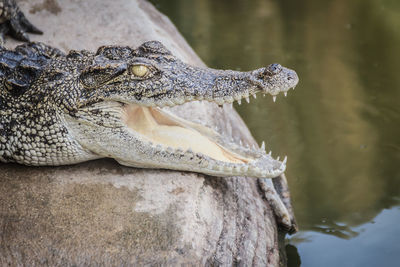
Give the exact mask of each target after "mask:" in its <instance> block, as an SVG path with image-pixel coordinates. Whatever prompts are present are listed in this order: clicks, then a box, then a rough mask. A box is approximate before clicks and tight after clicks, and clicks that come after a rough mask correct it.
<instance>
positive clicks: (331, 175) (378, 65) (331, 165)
mask: <svg viewBox="0 0 400 267" xmlns="http://www.w3.org/2000/svg"><path fill="white" fill-rule="evenodd" d="M153 2H155V4H156V6H157V7H158V8H159V9H160V10H161V11H162V12H164V13H166V14H167V15H168V16H169V17H170V18H171V19H172V21H173V22H174V23H175V24H176V25H177V27H178V29H179V30H180V31H181V32H182V33H183V35H184V36H185V37H186V38H187V40H188V41H189V43H190V44H191V45H192V46H193V48H194V49H195V51H196V52H197V53H198V54H199V55H200V57H201V58H202V59H203V60H204V61H205V62H206V63H207V64H208V65H209V66H211V67H215V68H231V69H240V70H248V69H254V68H258V67H260V66H263V65H267V64H269V63H272V62H279V63H281V64H282V65H284V66H287V67H290V68H293V69H295V70H296V71H297V72H298V74H299V77H300V83H299V85H298V86H297V87H296V90H295V91H290V92H289V93H290V94H289V95H288V98H284V97H278V100H277V103H275V104H274V103H273V102H272V99H271V98H270V97H266V98H260V97H259V98H257V99H256V100H252V102H251V104H250V105H248V104H242V105H241V106H236V108H237V110H238V111H239V113H240V114H241V115H242V117H243V118H245V121H246V123H247V125H248V126H249V128H250V129H251V131H252V133H253V134H254V136H255V138H256V139H257V140H258V141H259V142H261V141H262V140H265V141H266V143H267V146H269V147H270V148H271V149H272V151H273V152H274V153H275V156H276V155H281V156H283V155H285V154H287V155H288V158H289V161H288V170H287V175H288V179H289V184H290V189H291V193H292V198H293V205H294V208H295V212H296V216H297V219H298V222H299V224H300V228H301V230H302V231H301V232H300V233H299V234H297V235H295V236H294V237H292V238H291V239H290V240H289V241H288V242H289V243H290V244H289V245H288V247H287V248H288V255H289V256H290V257H289V264H290V265H291V266H298V265H296V264H295V263H294V262H296V256H295V254H294V253H293V252H294V251H296V250H298V252H299V254H300V258H301V261H302V262H303V264H304V263H307V264H304V266H321V265H320V264H319V263H321V262H320V261H317V260H315V258H316V257H317V258H318V257H320V254H319V253H318V251H320V250H323V253H324V255H325V256H326V257H325V256H324V257H323V258H324V259H327V260H326V261H324V264H323V266H329V265H328V263H330V265H331V266H336V265H337V264H336V262H335V261H334V259H335V257H336V256H337V255H342V254H343V253H350V252H349V251H352V250H353V251H355V249H357V251H358V252H360V253H361V252H362V253H361V254H356V253H355V252H354V253H351V254H352V255H351V256H352V257H350V256H349V257H348V258H347V260H348V261H347V263H351V262H354V263H355V264H351V265H352V266H360V265H358V263H360V262H363V261H362V260H361V257H363V258H368V257H366V256H365V253H369V254H368V255H372V256H373V257H374V258H376V259H380V262H381V263H384V262H387V263H391V262H393V260H394V258H390V257H394V256H395V254H390V253H387V254H380V253H379V252H380V251H381V250H385V251H391V249H397V251H400V245H399V244H398V242H394V240H392V239H390V238H389V239H388V240H386V239H384V238H382V239H378V238H376V239H375V240H376V241H375V243H373V244H369V247H368V248H366V247H365V246H364V245H363V244H361V243H360V242H364V241H365V240H368V238H369V237H371V238H372V237H374V235H379V234H381V233H382V236H385V237H389V236H390V234H392V235H395V234H396V233H397V236H399V234H400V233H399V230H398V229H399V226H398V225H397V223H396V219H395V218H398V217H399V216H398V214H399V210H398V209H397V208H395V206H397V205H399V204H400V201H399V199H400V168H399V166H398V165H399V163H400V104H399V101H400V75H399V70H400V49H399V47H400V16H399V14H400V1H397V0H355V1H348V0H335V1H331V0H326V1H321V0H303V1H294V0H293V1H289V0H279V1H278V0H270V1H266V0H252V1H243V0H229V1H228V0H218V1H213V0H203V1H195V0H173V1H171V0H168V1H167V0H154V1H153ZM389 208H391V209H390V211H385V212H382V210H384V209H389ZM378 214H379V215H378ZM382 214H384V215H382ZM376 216H378V217H377V218H380V217H381V216H385V218H386V221H385V223H386V226H387V228H385V229H384V230H385V231H383V230H382V229H381V228H379V229H377V228H374V227H372V226H371V227H369V225H371V223H372V222H373V220H375V219H374V218H375V217H376ZM390 218H392V219H390ZM376 220H377V221H378V219H376ZM397 222H398V220H397ZM376 225H378V224H376ZM396 231H397V232H396ZM389 240H392V241H393V242H390V241H389ZM295 246H296V247H295ZM344 249H347V250H348V251H343V250H344ZM362 249H366V251H365V252H363V250H362ZM374 249H375V250H374ZM308 251H309V253H308ZM374 251H375V252H374ZM321 253H322V252H321ZM335 255H336V256H335ZM357 255H358V256H357ZM372 256H371V257H372ZM357 257H360V258H357ZM328 259H329V260H333V261H332V262H330V261H329V260H328ZM299 261H300V259H299ZM356 263H357V264H356ZM367 263H368V261H367ZM292 264H293V265H292ZM347 266H348V265H347ZM363 266H373V265H371V263H369V264H366V265H363ZM385 266H390V265H385Z"/></svg>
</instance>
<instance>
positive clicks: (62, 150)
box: [0, 1, 298, 178]
mask: <svg viewBox="0 0 400 267" xmlns="http://www.w3.org/2000/svg"><path fill="white" fill-rule="evenodd" d="M3 2H8V1H3ZM6 23H8V22H6ZM0 65H1V66H2V67H1V72H0V78H1V80H2V83H1V91H0V160H1V161H3V162H17V163H20V164H26V165H35V166H43V165H64V164H74V163H78V162H83V161H87V160H92V159H96V158H102V157H110V158H114V159H116V160H117V161H118V162H120V163H121V164H123V165H127V166H134V167H142V168H165V169H174V170H183V171H195V172H200V173H204V174H209V175H216V176H231V175H243V176H251V177H260V178H272V177H277V176H279V175H280V174H282V173H283V172H284V170H285V167H286V165H285V161H286V160H285V161H283V162H281V161H279V160H275V159H273V158H272V157H271V156H270V154H266V153H265V151H264V149H262V150H258V149H255V150H252V149H248V148H245V147H241V146H240V145H239V144H232V143H229V142H227V141H225V138H224V136H221V135H219V134H218V133H217V132H215V131H214V130H212V129H209V128H207V127H205V126H202V125H199V124H196V123H193V122H189V121H186V120H183V119H181V118H179V117H176V116H175V115H172V114H170V113H169V112H167V111H165V110H162V109H161V107H164V106H174V105H181V104H183V103H186V102H189V101H198V100H204V101H210V102H215V103H217V104H224V103H232V102H233V101H235V100H236V101H240V100H241V99H242V98H248V97H249V95H254V94H256V93H258V92H261V93H263V94H270V95H272V96H276V95H277V94H279V93H280V92H282V93H284V94H286V92H287V91H288V90H289V89H290V88H293V87H294V86H295V85H296V84H297V82H298V77H297V74H296V73H295V72H294V71H292V70H290V69H287V68H284V67H282V66H280V65H279V64H271V65H269V66H268V67H266V68H261V69H257V70H254V71H249V72H239V71H231V70H215V69H210V68H198V67H194V66H190V65H188V64H185V63H184V62H182V61H180V60H179V59H177V58H176V57H174V56H173V55H172V54H171V53H170V52H169V51H168V50H167V49H166V48H165V47H164V46H163V45H162V44H161V43H160V42H156V41H150V42H146V43H144V44H142V45H141V46H140V47H138V48H136V49H133V48H130V47H120V46H104V47H100V48H99V49H98V51H97V52H96V53H92V52H88V51H70V53H69V54H67V55H65V54H63V53H62V52H61V51H59V50H57V49H55V48H52V47H49V46H46V45H44V44H41V43H29V44H25V45H22V46H19V47H17V48H16V49H15V50H14V51H8V50H6V49H4V48H2V50H1V51H0Z"/></svg>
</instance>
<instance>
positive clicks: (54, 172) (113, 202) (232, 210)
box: [0, 0, 279, 266]
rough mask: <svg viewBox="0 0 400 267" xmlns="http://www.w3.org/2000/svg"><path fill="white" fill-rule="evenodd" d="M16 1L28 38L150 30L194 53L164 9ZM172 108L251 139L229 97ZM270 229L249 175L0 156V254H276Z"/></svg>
mask: <svg viewBox="0 0 400 267" xmlns="http://www.w3.org/2000/svg"><path fill="white" fill-rule="evenodd" d="M19 3H20V7H21V9H22V10H23V11H24V12H25V14H26V15H27V17H28V18H29V19H30V20H31V21H32V22H33V23H34V24H35V25H36V26H38V27H39V28H40V29H42V30H43V31H44V32H45V33H44V35H42V36H35V35H30V36H31V39H32V40H34V41H42V42H45V43H48V44H50V45H53V46H55V47H58V48H61V49H63V50H65V51H68V50H70V49H78V50H79V49H87V50H96V49H97V47H99V46H100V45H105V44H108V45H109V44H119V45H130V46H132V47H136V46H138V45H140V44H141V43H143V42H144V41H147V40H159V41H161V42H163V43H164V44H165V45H166V46H167V47H168V48H169V49H170V50H171V51H172V52H173V53H174V54H175V55H177V56H179V57H180V58H181V59H182V60H184V61H185V62H187V63H190V64H194V65H204V63H203V62H202V61H201V60H200V59H199V58H198V57H197V56H196V54H195V53H194V52H193V51H192V49H191V48H190V46H189V45H188V44H187V43H186V42H185V40H184V39H183V38H182V37H181V35H180V34H179V33H178V32H177V30H176V29H175V27H174V26H173V25H172V23H171V22H170V21H169V20H168V18H166V17H165V16H164V15H162V14H160V13H159V12H158V11H157V10H156V9H155V8H154V7H153V6H152V5H150V4H149V3H147V2H144V1H142V0H114V1H78V0H63V1H56V0H32V1H29V2H28V1H20V2H19ZM15 45H16V42H14V41H12V40H10V39H7V46H9V47H13V46H15ZM173 111H175V112H179V115H180V116H183V117H186V118H190V119H201V120H202V121H207V122H208V123H209V125H218V126H219V127H220V128H222V129H224V130H225V132H226V133H227V134H230V135H235V136H236V135H238V136H241V137H242V139H243V140H245V142H247V143H249V144H253V143H254V140H253V138H252V137H251V135H250V133H249V131H248V129H247V128H246V126H245V124H244V123H243V122H242V120H241V119H240V117H239V116H238V115H237V113H236V112H235V111H234V110H232V109H231V108H229V107H225V106H224V107H223V108H219V107H217V106H216V105H214V104H210V103H190V104H185V105H184V106H182V107H177V108H174V109H173ZM277 240H278V236H277V226H276V222H275V218H274V215H273V213H272V211H271V209H270V207H269V205H268V203H267V202H266V201H265V200H264V199H263V198H262V196H261V193H260V189H259V187H258V185H257V181H256V180H255V179H249V178H245V177H229V178H217V177H208V176H204V175H200V174H196V173H182V172H175V171H163V170H144V169H135V168H127V167H123V166H121V165H119V164H117V163H116V162H114V161H113V160H107V159H104V160H98V161H92V162H87V163H83V164H79V165H74V166H63V167H40V168H39V167H26V166H21V165H17V164H0V265H1V266H4V265H7V264H11V265H51V266H53V265H63V266H65V265H66V266H68V265H81V266H82V265H98V264H100V265H103V264H104V265H133V264H136V265H143V264H149V265H155V264H156V265H158V264H164V265H173V266H176V265H177V264H188V265H207V264H208V265H219V266H231V265H233V264H238V265H241V266H242V265H243V266H249V265H257V266H265V265H269V266H276V265H278V264H279V251H278V241H277Z"/></svg>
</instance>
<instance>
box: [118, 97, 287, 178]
mask: <svg viewBox="0 0 400 267" xmlns="http://www.w3.org/2000/svg"><path fill="white" fill-rule="evenodd" d="M122 120H123V121H124V123H125V124H126V125H127V126H128V127H129V128H130V129H131V130H133V131H134V132H135V133H137V134H138V135H139V136H141V137H142V138H143V140H144V141H147V142H148V144H149V145H151V146H153V147H154V148H155V149H159V150H164V151H167V152H168V153H171V154H176V153H178V154H179V153H180V154H182V156H183V159H187V161H182V162H181V165H182V166H181V167H179V168H178V167H177V168H174V166H167V168H170V169H182V170H194V171H196V172H203V173H206V174H211V175H218V176H231V175H246V176H254V177H275V176H278V175H280V174H281V173H282V172H283V171H284V169H285V166H284V164H281V163H280V162H278V161H276V160H274V159H272V158H271V157H270V155H267V154H265V153H259V154H257V153H255V155H257V156H254V155H247V154H246V153H240V152H237V151H238V149H237V147H238V146H236V148H235V149H230V148H228V147H226V146H224V145H223V144H221V143H219V142H218V141H217V139H221V136H220V135H219V134H218V133H217V132H215V131H214V130H212V129H210V128H208V127H205V126H203V125H200V124H195V123H193V122H189V121H186V120H184V119H181V118H179V117H176V116H175V115H173V114H171V113H169V112H166V111H164V110H161V109H159V108H155V107H143V106H139V105H135V104H130V105H125V106H124V108H123V115H122ZM233 150H234V151H233ZM239 150H240V149H239ZM243 151H246V149H245V148H243ZM253 154H254V153H253ZM193 158H196V159H197V161H198V162H199V164H197V165H196V164H195V165H193V164H192V163H193V162H191V161H193ZM260 161H268V164H266V165H271V166H272V165H274V166H275V168H264V166H262V164H260ZM271 162H272V163H271ZM278 163H279V164H278ZM156 164H157V163H156ZM191 164H192V165H191ZM185 166H187V167H185Z"/></svg>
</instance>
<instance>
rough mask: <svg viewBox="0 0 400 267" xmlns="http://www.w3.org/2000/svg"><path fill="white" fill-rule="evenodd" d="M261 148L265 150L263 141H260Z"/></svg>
mask: <svg viewBox="0 0 400 267" xmlns="http://www.w3.org/2000/svg"><path fill="white" fill-rule="evenodd" d="M261 150H262V151H265V142H264V141H262V143H261Z"/></svg>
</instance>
